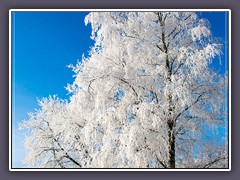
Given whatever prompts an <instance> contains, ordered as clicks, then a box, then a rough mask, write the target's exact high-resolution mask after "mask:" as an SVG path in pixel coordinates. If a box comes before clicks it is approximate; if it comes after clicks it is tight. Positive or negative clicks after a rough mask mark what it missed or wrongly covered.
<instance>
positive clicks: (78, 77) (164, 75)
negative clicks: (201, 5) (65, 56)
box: [20, 12, 228, 168]
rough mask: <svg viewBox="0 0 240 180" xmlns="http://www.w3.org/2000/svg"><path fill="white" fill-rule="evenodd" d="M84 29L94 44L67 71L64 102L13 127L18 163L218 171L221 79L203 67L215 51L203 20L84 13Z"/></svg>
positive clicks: (51, 101) (187, 15)
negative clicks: (18, 141) (23, 152)
mask: <svg viewBox="0 0 240 180" xmlns="http://www.w3.org/2000/svg"><path fill="white" fill-rule="evenodd" d="M85 24H91V27H92V36H91V38H92V39H93V40H94V41H95V44H94V46H93V47H92V48H91V51H90V53H89V56H88V57H87V58H86V57H84V56H83V58H82V60H81V61H80V62H78V63H77V64H76V65H75V66H73V65H70V67H72V68H73V71H74V72H75V81H74V82H73V84H71V85H68V86H67V90H68V91H69V93H72V94H71V97H70V99H69V101H65V100H61V99H59V98H57V97H55V96H54V97H49V98H44V99H43V100H41V101H39V104H40V106H41V109H40V110H38V111H36V112H35V113H30V114H29V115H30V119H29V120H27V121H24V122H23V123H22V124H21V125H20V127H21V128H23V129H25V130H26V129H27V130H28V134H27V137H26V141H25V147H26V149H27V151H28V154H27V157H26V159H25V161H26V163H27V164H32V165H34V166H35V167H60V168H88V167H90V168H91V167H96V168H222V167H228V155H227V154H228V152H227V140H225V144H224V145H222V144H221V143H220V142H219V141H220V140H219V139H220V138H222V137H220V136H219V135H218V134H217V133H216V131H217V129H218V128H219V127H220V126H226V124H225V121H226V119H225V114H224V112H225V109H224V104H225V103H226V102H225V96H224V95H225V93H226V78H225V77H224V76H223V75H220V74H218V73H217V72H215V71H214V70H213V69H212V68H210V65H211V63H212V61H213V60H215V59H216V58H215V57H216V56H220V55H221V44H220V43H219V42H218V41H217V40H216V39H215V38H214V37H213V36H212V35H211V31H210V28H209V27H210V25H209V23H208V21H207V20H205V19H200V18H199V17H198V15H197V14H196V13H194V12H91V13H89V14H88V15H87V16H86V18H85ZM211 131H212V132H213V133H210V132H211ZM209 134H210V135H209ZM223 138H226V137H223Z"/></svg>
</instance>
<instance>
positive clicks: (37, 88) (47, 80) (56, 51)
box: [12, 12, 228, 167]
mask: <svg viewBox="0 0 240 180" xmlns="http://www.w3.org/2000/svg"><path fill="white" fill-rule="evenodd" d="M86 14H87V13H85V12H13V14H12V108H13V112H12V122H13V123H12V131H13V132H12V138H13V142H12V146H13V147H12V152H13V164H12V165H13V167H22V166H23V165H22V163H21V161H22V160H23V158H24V153H25V152H24V147H23V140H24V137H23V134H22V132H21V131H19V130H17V123H18V122H21V121H22V120H23V119H28V115H27V112H33V111H34V108H38V104H37V99H36V98H39V99H41V98H42V97H47V96H49V95H53V94H58V96H59V97H60V98H67V97H68V95H67V91H66V90H65V89H64V87H65V86H66V85H67V83H72V82H73V80H74V78H73V77H72V75H73V72H72V71H71V69H69V68H67V67H66V66H67V65H69V64H74V65H75V64H76V62H77V60H78V59H79V60H80V59H81V57H82V54H83V53H84V54H85V55H87V54H88V51H89V50H90V48H89V47H90V46H92V45H93V41H92V40H91V39H90V35H91V27H90V25H88V26H85V25H84V17H85V15H86ZM226 15H227V13H224V12H205V13H201V14H200V16H201V17H203V18H207V19H208V20H209V21H210V23H211V30H212V34H213V36H215V37H221V38H222V40H223V42H227V37H228V35H227V31H226V30H227V27H226V26H225V24H227V21H226V19H227V16H226ZM227 50H228V49H227V48H226V47H225V46H224V47H223V53H224V55H223V56H222V57H221V58H222V62H223V64H222V66H219V65H218V63H217V61H215V62H214V63H213V66H212V67H213V68H214V69H218V70H220V73H224V72H225V71H226V69H227V66H226V64H225V63H224V62H226V63H227V62H228V61H227V59H226V58H227Z"/></svg>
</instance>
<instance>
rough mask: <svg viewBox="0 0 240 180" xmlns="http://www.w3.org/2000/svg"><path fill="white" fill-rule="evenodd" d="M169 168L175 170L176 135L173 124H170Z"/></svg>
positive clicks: (170, 122)
mask: <svg viewBox="0 0 240 180" xmlns="http://www.w3.org/2000/svg"><path fill="white" fill-rule="evenodd" d="M168 138H169V139H168V168H175V135H174V133H173V122H172V121H171V120H170V121H169V122H168Z"/></svg>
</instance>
